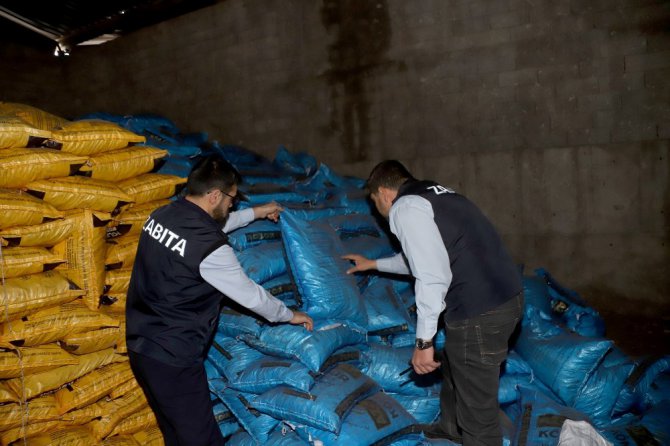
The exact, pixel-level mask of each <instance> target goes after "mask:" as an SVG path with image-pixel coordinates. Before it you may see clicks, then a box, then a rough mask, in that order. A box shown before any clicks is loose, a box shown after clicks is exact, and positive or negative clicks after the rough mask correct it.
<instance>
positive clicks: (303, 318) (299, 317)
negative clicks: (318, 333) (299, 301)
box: [288, 311, 314, 331]
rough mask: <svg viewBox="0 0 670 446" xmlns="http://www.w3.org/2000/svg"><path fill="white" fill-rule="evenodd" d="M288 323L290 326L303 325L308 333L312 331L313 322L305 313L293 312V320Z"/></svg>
mask: <svg viewBox="0 0 670 446" xmlns="http://www.w3.org/2000/svg"><path fill="white" fill-rule="evenodd" d="M288 323H289V324H291V325H303V326H304V327H305V328H306V329H307V330H309V331H312V330H313V329H314V321H313V320H312V318H311V317H309V316H308V315H307V313H303V312H302V311H294V312H293V319H291V320H290V321H288Z"/></svg>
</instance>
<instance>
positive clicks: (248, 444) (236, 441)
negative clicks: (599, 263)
mask: <svg viewBox="0 0 670 446" xmlns="http://www.w3.org/2000/svg"><path fill="white" fill-rule="evenodd" d="M278 427H279V426H278ZM226 446H259V443H257V442H256V440H254V439H253V437H252V436H251V435H249V434H248V433H246V432H238V433H236V434H235V435H233V436H232V437H230V438H229V439H228V441H226ZM262 446H309V443H307V442H306V441H305V440H302V439H301V438H300V437H299V436H298V434H296V433H295V432H293V431H291V430H288V429H279V428H277V429H275V430H274V431H273V432H272V433H271V434H270V436H269V437H268V438H267V440H265V443H263V444H262Z"/></svg>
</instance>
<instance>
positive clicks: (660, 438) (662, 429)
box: [600, 400, 670, 446]
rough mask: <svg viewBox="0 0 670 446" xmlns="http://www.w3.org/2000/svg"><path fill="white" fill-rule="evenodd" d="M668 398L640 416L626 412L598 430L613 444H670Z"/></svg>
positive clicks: (618, 445) (669, 408)
mask: <svg viewBox="0 0 670 446" xmlns="http://www.w3.org/2000/svg"><path fill="white" fill-rule="evenodd" d="M668 420H670V400H664V401H661V402H660V403H659V404H657V405H655V406H654V407H652V408H651V409H649V410H648V411H646V412H645V413H644V414H643V415H642V416H635V415H633V414H627V415H625V416H623V417H621V419H619V420H617V421H615V422H614V423H612V425H611V426H608V427H606V428H604V429H601V430H600V432H601V434H602V435H603V437H605V438H606V439H607V440H608V441H610V442H611V443H612V444H613V445H615V446H630V445H668V444H670V423H669V422H668Z"/></svg>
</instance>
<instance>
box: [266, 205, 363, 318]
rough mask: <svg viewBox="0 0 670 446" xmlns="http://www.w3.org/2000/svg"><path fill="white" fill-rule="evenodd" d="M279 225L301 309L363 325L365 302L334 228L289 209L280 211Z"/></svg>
mask: <svg viewBox="0 0 670 446" xmlns="http://www.w3.org/2000/svg"><path fill="white" fill-rule="evenodd" d="M280 224H281V228H282V239H283V241H284V246H285V248H286V253H287V255H288V261H289V264H290V267H291V271H292V273H293V278H294V279H295V283H296V285H297V287H298V291H299V293H300V296H301V297H302V299H303V305H304V310H305V311H306V312H307V313H308V314H309V315H310V316H312V317H313V318H320V319H338V320H349V321H353V322H355V323H356V324H358V325H359V326H365V324H366V323H367V314H366V313H365V305H364V304H363V302H362V300H361V295H360V292H359V290H358V285H357V284H356V280H355V279H354V277H353V276H351V275H348V274H346V270H347V269H348V267H349V262H348V261H346V260H344V259H342V258H341V257H342V255H344V254H345V252H344V250H343V246H342V242H341V241H340V239H339V237H338V236H337V233H336V232H335V230H334V229H333V228H332V227H331V226H330V225H328V224H327V223H325V222H318V221H312V222H308V221H305V220H301V219H299V218H296V216H295V214H294V213H293V212H292V211H289V210H285V211H284V212H283V213H282V216H281V219H280ZM262 246H264V245H262Z"/></svg>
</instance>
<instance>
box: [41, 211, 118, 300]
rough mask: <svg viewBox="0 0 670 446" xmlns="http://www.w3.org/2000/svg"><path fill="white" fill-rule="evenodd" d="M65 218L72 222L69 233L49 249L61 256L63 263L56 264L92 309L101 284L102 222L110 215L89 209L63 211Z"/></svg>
mask: <svg viewBox="0 0 670 446" xmlns="http://www.w3.org/2000/svg"><path fill="white" fill-rule="evenodd" d="M66 219H72V220H74V221H75V222H76V226H75V227H76V229H75V231H74V232H73V233H72V235H71V236H70V237H68V238H67V239H65V240H63V241H62V242H60V243H58V244H57V245H55V246H54V247H53V249H52V252H53V253H54V254H55V255H57V256H65V258H66V259H67V263H66V264H65V265H61V266H59V267H58V268H57V270H58V271H60V272H62V273H63V275H64V276H65V277H67V278H68V279H70V280H71V281H73V282H74V283H76V284H77V285H79V287H81V288H82V289H83V290H84V291H85V292H86V293H85V297H84V301H85V302H86V305H87V306H88V308H90V309H92V310H95V309H96V308H98V306H99V304H100V296H101V295H102V293H103V290H104V287H105V255H106V253H107V243H106V242H105V235H106V232H107V230H106V226H107V223H108V222H109V220H110V219H111V215H109V214H107V213H103V212H95V211H91V210H72V211H67V212H66Z"/></svg>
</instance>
